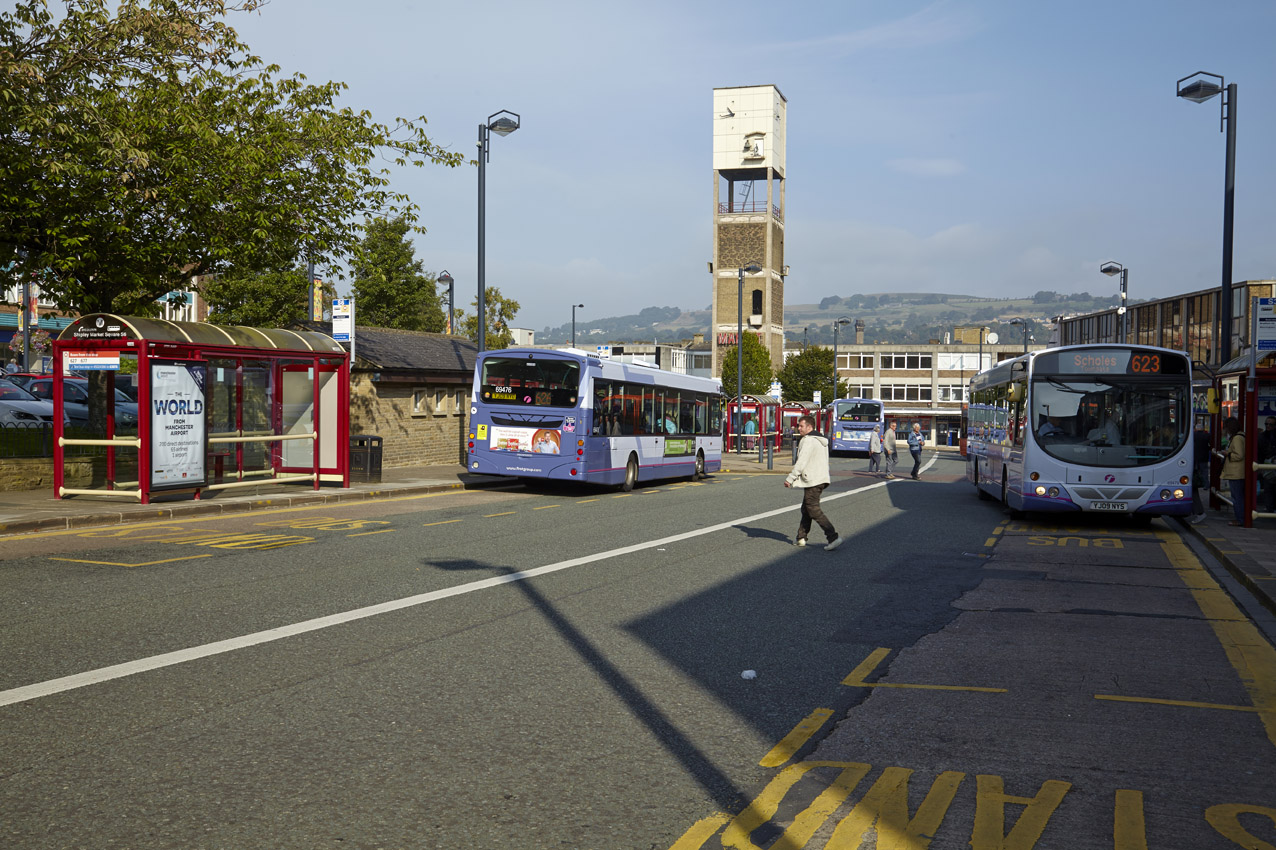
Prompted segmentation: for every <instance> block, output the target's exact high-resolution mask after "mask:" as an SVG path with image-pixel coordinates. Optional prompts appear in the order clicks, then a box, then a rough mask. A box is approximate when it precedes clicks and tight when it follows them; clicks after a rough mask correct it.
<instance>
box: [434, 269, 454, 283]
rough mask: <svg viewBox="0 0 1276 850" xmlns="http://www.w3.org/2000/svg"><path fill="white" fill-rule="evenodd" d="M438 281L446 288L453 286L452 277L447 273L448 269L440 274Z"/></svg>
mask: <svg viewBox="0 0 1276 850" xmlns="http://www.w3.org/2000/svg"><path fill="white" fill-rule="evenodd" d="M437 280H438V282H439V283H441V284H443V285H444V286H451V285H452V275H450V274H448V273H447V269H444V270H443V271H441V272H439V276H438V278H437Z"/></svg>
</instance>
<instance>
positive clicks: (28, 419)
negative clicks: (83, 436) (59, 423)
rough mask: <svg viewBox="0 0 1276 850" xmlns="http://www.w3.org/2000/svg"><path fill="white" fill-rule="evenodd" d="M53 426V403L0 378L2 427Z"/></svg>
mask: <svg viewBox="0 0 1276 850" xmlns="http://www.w3.org/2000/svg"><path fill="white" fill-rule="evenodd" d="M64 420H65V415H64ZM51 424H53V402H51V401H43V400H41V399H38V398H36V397H35V396H33V395H32V394H31V393H29V392H27V391H26V390H24V389H23V388H22V387H20V386H18V385H17V384H15V383H14V382H13V381H10V380H7V379H2V378H0V425H51Z"/></svg>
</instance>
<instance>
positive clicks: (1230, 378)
mask: <svg viewBox="0 0 1276 850" xmlns="http://www.w3.org/2000/svg"><path fill="white" fill-rule="evenodd" d="M1214 391H1215V398H1216V399H1217V405H1218V414H1217V417H1216V419H1215V421H1214V422H1213V423H1212V424H1213V425H1214V427H1213V428H1212V433H1211V434H1210V450H1211V452H1212V453H1213V458H1214V459H1213V461H1212V463H1211V465H1210V467H1211V474H1210V479H1211V490H1212V491H1213V495H1214V497H1215V498H1216V499H1217V500H1218V501H1220V502H1225V503H1226V504H1228V505H1230V504H1231V503H1232V499H1231V494H1230V493H1229V492H1228V491H1227V489H1226V488H1224V487H1223V486H1222V483H1221V481H1220V480H1219V477H1218V476H1219V472H1220V471H1221V469H1222V460H1221V456H1222V453H1223V452H1222V449H1223V446H1222V422H1223V420H1224V419H1226V418H1228V417H1230V416H1235V417H1236V418H1237V419H1239V420H1240V423H1241V433H1242V434H1244V435H1245V454H1246V458H1245V505H1244V508H1243V510H1242V511H1241V516H1242V517H1244V520H1245V523H1244V524H1245V527H1246V528H1249V527H1252V526H1253V524H1254V520H1255V519H1258V518H1259V517H1264V518H1268V519H1276V511H1273V510H1270V509H1269V508H1268V506H1267V505H1268V504H1269V503H1270V501H1271V498H1272V494H1273V492H1276V460H1274V459H1269V458H1266V457H1263V456H1262V455H1261V454H1260V452H1261V451H1262V435H1263V430H1264V429H1263V422H1264V421H1265V420H1266V419H1267V418H1268V417H1271V416H1276V352H1270V351H1261V352H1258V356H1257V357H1254V356H1253V355H1252V354H1251V353H1250V352H1246V353H1245V354H1242V355H1241V356H1240V357H1237V358H1235V359H1233V360H1232V361H1231V362H1230V363H1227V364H1224V365H1223V367H1222V368H1220V369H1219V370H1218V373H1217V375H1216V376H1215V378H1214Z"/></svg>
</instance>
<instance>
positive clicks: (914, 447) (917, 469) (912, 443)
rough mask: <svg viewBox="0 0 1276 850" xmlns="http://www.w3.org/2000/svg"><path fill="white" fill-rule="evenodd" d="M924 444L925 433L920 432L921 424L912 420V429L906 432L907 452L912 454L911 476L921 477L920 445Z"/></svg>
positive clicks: (917, 478) (918, 478)
mask: <svg viewBox="0 0 1276 850" xmlns="http://www.w3.org/2000/svg"><path fill="white" fill-rule="evenodd" d="M925 445H926V435H925V434H923V433H922V426H921V425H920V424H919V423H917V422H914V423H913V430H912V431H910V432H909V434H908V452H909V454H911V455H912V456H913V478H914V479H916V480H920V479H921V477H922V476H921V469H922V447H923V446H925Z"/></svg>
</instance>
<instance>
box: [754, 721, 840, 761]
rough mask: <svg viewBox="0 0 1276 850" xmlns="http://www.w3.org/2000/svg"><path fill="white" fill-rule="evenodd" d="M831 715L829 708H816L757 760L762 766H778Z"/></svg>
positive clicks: (800, 746) (791, 755) (790, 756)
mask: <svg viewBox="0 0 1276 850" xmlns="http://www.w3.org/2000/svg"><path fill="white" fill-rule="evenodd" d="M832 716H833V710H832V709H829V708H817V709H815V711H812V712H811V713H810V714H808V715H807V716H806V717H805V718H804V719H803V720H802V722H800V723H798V725H796V726H794V727H793V731H791V732H789V734H787V735H785V736H784V737H783V738H781V739H780V742H779V743H778V744H776V745H775V746H774V747H772V748H771V752H769V753H767V754H766V755H765V756H763V757H762V761H760V762H758V764H759V765H761V766H762V767H779V766H780V765H782V764H784V763H785V762H786V761H788V760H789V759H791V758H793V754H794V753H796V752H797V751H798V750H799V749H801V748H802V745H803V744H805V743H806V742H807V741H809V740H810V739H811V736H812V735H814V734H815V733H816V732H818V731H819V730H820V727H821V726H823V725H824V721H826V720H828V719H829V718H830V717H832Z"/></svg>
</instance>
